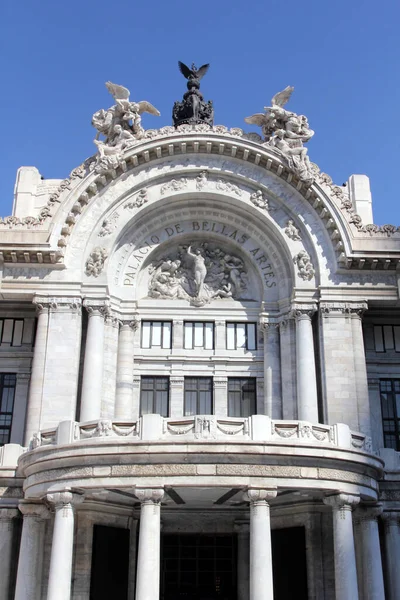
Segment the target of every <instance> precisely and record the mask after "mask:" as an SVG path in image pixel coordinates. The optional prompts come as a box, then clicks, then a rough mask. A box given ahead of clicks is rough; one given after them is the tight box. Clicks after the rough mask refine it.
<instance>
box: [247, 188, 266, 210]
mask: <svg viewBox="0 0 400 600" xmlns="http://www.w3.org/2000/svg"><path fill="white" fill-rule="evenodd" d="M250 201H251V202H252V203H253V204H254V206H257V208H261V209H263V210H269V205H268V200H267V198H264V194H263V193H262V191H261V190H257V191H256V192H253V193H252V194H251V195H250Z"/></svg>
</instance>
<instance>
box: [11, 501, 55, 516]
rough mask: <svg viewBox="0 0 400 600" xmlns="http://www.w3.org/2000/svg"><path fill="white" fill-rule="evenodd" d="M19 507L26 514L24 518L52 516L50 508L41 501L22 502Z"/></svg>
mask: <svg viewBox="0 0 400 600" xmlns="http://www.w3.org/2000/svg"><path fill="white" fill-rule="evenodd" d="M18 509H19V511H20V512H21V513H22V514H23V515H24V518H25V517H35V518H36V519H47V518H48V517H49V516H50V514H49V510H48V508H47V507H46V506H45V505H44V504H43V503H39V502H37V503H35V502H20V503H19V504H18Z"/></svg>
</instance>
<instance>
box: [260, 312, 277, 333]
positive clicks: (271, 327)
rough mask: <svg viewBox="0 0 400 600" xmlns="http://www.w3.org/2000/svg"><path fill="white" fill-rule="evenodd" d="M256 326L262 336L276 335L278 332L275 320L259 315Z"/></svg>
mask: <svg viewBox="0 0 400 600" xmlns="http://www.w3.org/2000/svg"><path fill="white" fill-rule="evenodd" d="M258 326H259V328H260V331H261V332H262V333H263V335H264V336H267V335H268V334H271V333H276V332H277V331H278V328H279V322H278V321H277V320H276V319H275V318H272V317H268V316H266V315H260V317H259V321H258Z"/></svg>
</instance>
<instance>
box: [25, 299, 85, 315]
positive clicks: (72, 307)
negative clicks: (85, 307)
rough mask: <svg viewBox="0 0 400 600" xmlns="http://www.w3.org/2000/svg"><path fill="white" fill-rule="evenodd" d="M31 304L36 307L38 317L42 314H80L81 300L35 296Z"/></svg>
mask: <svg viewBox="0 0 400 600" xmlns="http://www.w3.org/2000/svg"><path fill="white" fill-rule="evenodd" d="M33 304H35V305H36V312H37V314H38V315H40V314H41V313H44V312H69V313H71V312H72V313H76V314H81V308H82V300H81V298H78V297H69V296H62V297H61V296H35V298H34V299H33Z"/></svg>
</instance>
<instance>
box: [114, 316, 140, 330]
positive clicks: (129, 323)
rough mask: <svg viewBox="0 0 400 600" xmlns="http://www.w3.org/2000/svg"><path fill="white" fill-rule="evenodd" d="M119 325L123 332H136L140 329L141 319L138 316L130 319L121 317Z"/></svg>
mask: <svg viewBox="0 0 400 600" xmlns="http://www.w3.org/2000/svg"><path fill="white" fill-rule="evenodd" d="M118 323H119V328H120V330H121V331H122V330H125V331H128V330H130V329H131V330H132V331H136V329H137V328H138V327H139V323H140V319H138V318H137V317H136V316H133V317H130V318H124V317H120V318H119V320H118Z"/></svg>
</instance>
